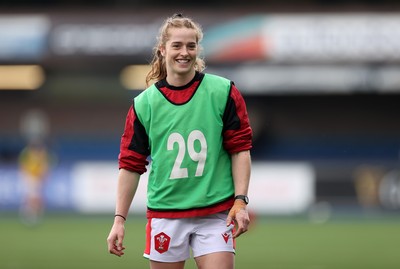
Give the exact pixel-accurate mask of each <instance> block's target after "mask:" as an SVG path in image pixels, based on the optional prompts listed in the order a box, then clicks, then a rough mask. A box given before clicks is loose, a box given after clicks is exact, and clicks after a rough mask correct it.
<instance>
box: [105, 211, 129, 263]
mask: <svg viewBox="0 0 400 269" xmlns="http://www.w3.org/2000/svg"><path fill="white" fill-rule="evenodd" d="M124 235H125V227H124V222H123V221H121V220H118V219H116V220H115V222H114V225H113V226H112V228H111V231H110V234H109V235H108V237H107V245H108V252H110V254H114V255H116V256H118V257H121V256H122V255H124V249H125V247H124V245H123V241H124Z"/></svg>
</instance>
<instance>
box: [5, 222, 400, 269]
mask: <svg viewBox="0 0 400 269" xmlns="http://www.w3.org/2000/svg"><path fill="white" fill-rule="evenodd" d="M111 225H112V217H104V216H81V215H57V216H51V215H50V216H46V218H45V219H44V221H43V223H41V224H40V225H38V226H36V227H30V228H29V227H26V226H24V225H22V224H21V223H20V222H19V221H18V218H17V217H15V216H4V215H0V242H1V244H0V268H1V269H64V268H65V269H66V268H68V269H69V268H74V269H80V268H83V269H88V268H95V269H103V268H104V269H105V268H115V269H118V268H120V269H124V268H148V261H147V260H146V259H144V258H143V257H142V252H143V247H144V240H145V219H144V217H137V218H136V217H135V218H132V217H131V218H130V219H129V220H128V222H127V224H126V226H125V227H126V239H125V245H126V247H127V249H126V252H125V255H124V257H121V258H119V257H116V256H112V255H110V254H108V252H107V244H106V237H107V235H108V232H109V230H110V228H111ZM399 253H400V217H395V218H393V217H391V218H389V219H387V218H385V219H382V218H379V219H366V218H344V219H343V218H342V219H336V220H335V219H334V220H332V221H330V222H326V223H324V224H312V223H310V222H309V221H308V220H307V219H305V218H297V219H274V218H268V217H265V218H259V219H258V220H257V221H256V223H255V224H254V226H253V227H252V229H251V230H250V231H249V232H248V233H247V234H245V235H243V236H241V237H240V238H238V240H237V255H236V268H237V269H241V268H245V269H264V268H265V269H267V268H268V269H346V268H348V269H357V268H360V269H361V268H362V269H398V268H400V258H399ZM194 268H196V267H195V266H194V262H193V261H192V260H190V261H188V262H187V266H186V269H194Z"/></svg>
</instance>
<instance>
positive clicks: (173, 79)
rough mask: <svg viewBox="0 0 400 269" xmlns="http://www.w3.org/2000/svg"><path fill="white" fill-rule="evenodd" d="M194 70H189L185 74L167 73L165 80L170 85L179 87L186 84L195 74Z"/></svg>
mask: <svg viewBox="0 0 400 269" xmlns="http://www.w3.org/2000/svg"><path fill="white" fill-rule="evenodd" d="M195 74H196V71H195V70H193V72H190V73H188V74H185V75H180V74H174V75H167V78H166V80H167V82H168V84H169V85H171V86H175V87H180V86H184V85H186V84H188V83H189V82H190V81H191V80H192V79H193V78H194V76H195Z"/></svg>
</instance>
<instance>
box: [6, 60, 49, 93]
mask: <svg viewBox="0 0 400 269" xmlns="http://www.w3.org/2000/svg"><path fill="white" fill-rule="evenodd" d="M44 80H45V74H44V70H43V68H42V67H41V66H39V65H3V66H0V90H37V89H38V88H39V87H40V86H42V84H43V83H44Z"/></svg>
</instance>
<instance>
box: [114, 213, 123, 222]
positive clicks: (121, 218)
mask: <svg viewBox="0 0 400 269" xmlns="http://www.w3.org/2000/svg"><path fill="white" fill-rule="evenodd" d="M114 220H119V221H123V222H125V221H126V217H125V216H123V215H121V214H115V215H114Z"/></svg>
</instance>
